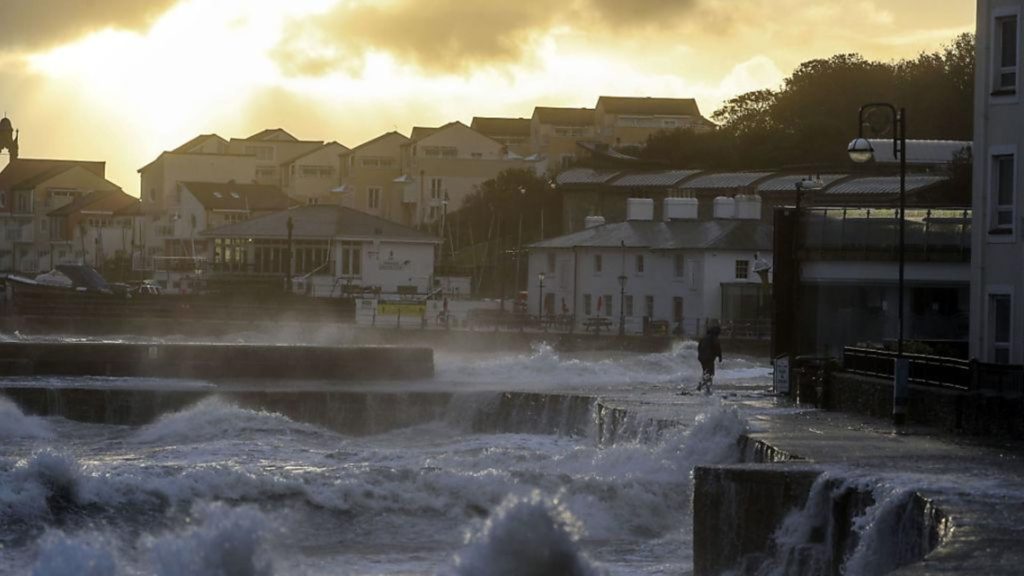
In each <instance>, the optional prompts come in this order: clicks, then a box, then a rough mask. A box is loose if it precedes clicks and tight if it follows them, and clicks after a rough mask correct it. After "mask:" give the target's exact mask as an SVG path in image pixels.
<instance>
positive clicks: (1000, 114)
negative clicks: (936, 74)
mask: <svg viewBox="0 0 1024 576" xmlns="http://www.w3.org/2000/svg"><path fill="white" fill-rule="evenodd" d="M1022 16H1024V1H1022V0H979V2H978V16H977V39H976V46H977V53H976V60H975V76H974V78H975V86H974V182H973V188H974V195H973V208H974V210H973V212H974V225H973V237H972V244H971V246H972V253H971V321H970V354H971V356H972V357H973V358H977V359H979V360H982V361H985V362H995V363H1002V364H1008V363H1009V364H1024V273H1022V271H1021V270H1022V266H1021V263H1022V262H1024V220H1022V216H1024V211H1022V208H1021V203H1022V200H1024V197H1022V194H1021V189H1022V186H1021V174H1022V170H1021V167H1022V166H1024V164H1022V162H1021V159H1022V154H1024V132H1022V131H1021V130H1020V126H1021V124H1022V122H1024V107H1022V105H1021V104H1022V102H1021V92H1022V91H1024V85H1022V84H1021V61H1022V58H1021V57H1022V54H1021V32H1020V30H1021V18H1022Z"/></svg>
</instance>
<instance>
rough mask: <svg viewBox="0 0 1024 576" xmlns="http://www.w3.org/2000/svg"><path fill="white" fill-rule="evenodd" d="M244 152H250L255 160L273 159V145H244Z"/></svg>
mask: <svg viewBox="0 0 1024 576" xmlns="http://www.w3.org/2000/svg"><path fill="white" fill-rule="evenodd" d="M245 153H246V154H251V155H253V156H255V157H256V159H257V160H273V159H274V147H273V146H246V147H245Z"/></svg>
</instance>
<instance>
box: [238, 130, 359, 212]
mask: <svg viewBox="0 0 1024 576" xmlns="http://www.w3.org/2000/svg"><path fill="white" fill-rule="evenodd" d="M349 152H350V150H349V149H348V148H346V147H345V146H342V145H341V144H338V143H337V142H328V143H326V144H323V145H321V146H319V147H318V148H313V149H312V150H308V151H303V152H300V153H299V155H298V156H296V157H294V158H288V159H286V160H284V161H283V162H281V164H280V171H281V190H282V191H284V193H285V194H287V195H288V196H290V197H292V198H294V199H295V200H297V201H298V202H299V203H301V204H332V203H335V202H336V201H337V200H338V198H337V195H336V193H335V192H334V190H335V189H337V188H338V187H339V186H340V185H341V157H342V156H343V155H345V154H348V153H349ZM257 169H258V168H257Z"/></svg>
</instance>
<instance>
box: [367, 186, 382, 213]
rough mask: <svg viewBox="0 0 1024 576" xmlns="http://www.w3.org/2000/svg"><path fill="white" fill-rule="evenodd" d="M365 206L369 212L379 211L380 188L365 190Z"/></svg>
mask: <svg viewBox="0 0 1024 576" xmlns="http://www.w3.org/2000/svg"><path fill="white" fill-rule="evenodd" d="M366 205H367V207H369V208H370V210H379V209H380V187H379V186H370V187H369V188H367V189H366Z"/></svg>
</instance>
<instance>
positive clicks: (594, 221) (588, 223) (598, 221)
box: [583, 216, 604, 228]
mask: <svg viewBox="0 0 1024 576" xmlns="http://www.w3.org/2000/svg"><path fill="white" fill-rule="evenodd" d="M596 226H604V216H587V217H586V218H584V219H583V228H594V227H596Z"/></svg>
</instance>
